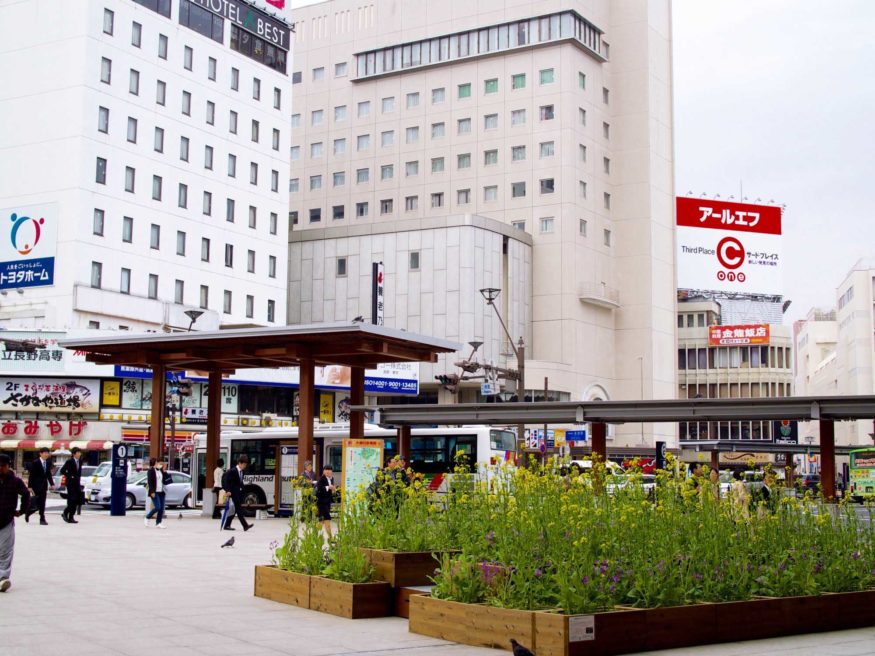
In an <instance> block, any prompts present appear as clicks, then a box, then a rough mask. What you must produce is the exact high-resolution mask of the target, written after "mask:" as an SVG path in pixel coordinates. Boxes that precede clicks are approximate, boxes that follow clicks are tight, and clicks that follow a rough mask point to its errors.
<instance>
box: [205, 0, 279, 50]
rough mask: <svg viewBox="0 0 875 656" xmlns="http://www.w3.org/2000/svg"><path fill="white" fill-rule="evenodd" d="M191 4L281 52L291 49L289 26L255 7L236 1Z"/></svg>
mask: <svg viewBox="0 0 875 656" xmlns="http://www.w3.org/2000/svg"><path fill="white" fill-rule="evenodd" d="M191 2H193V3H195V4H196V5H200V6H201V7H203V8H204V9H209V10H210V11H211V12H213V13H214V14H218V15H219V16H222V17H223V18H227V19H228V20H229V21H231V22H232V23H234V24H235V25H237V26H238V27H240V28H242V29H244V30H246V31H247V32H251V33H252V34H255V35H256V36H259V37H261V38H262V39H264V40H265V41H267V42H268V43H270V44H271V45H274V46H277V47H278V48H282V49H283V50H290V49H291V48H290V43H289V42H290V33H291V31H290V29H289V26H288V25H286V24H285V23H284V22H282V21H280V20H277V19H276V18H272V17H271V16H269V15H268V14H266V13H265V12H263V11H261V10H259V9H256V8H255V7H251V6H249V5H248V4H245V3H242V2H237V0H191Z"/></svg>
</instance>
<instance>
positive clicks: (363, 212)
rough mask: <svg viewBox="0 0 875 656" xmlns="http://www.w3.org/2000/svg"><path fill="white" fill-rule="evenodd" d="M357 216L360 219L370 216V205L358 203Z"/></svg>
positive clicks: (356, 206) (356, 207)
mask: <svg viewBox="0 0 875 656" xmlns="http://www.w3.org/2000/svg"><path fill="white" fill-rule="evenodd" d="M355 215H356V217H358V218H361V217H364V216H367V215H368V204H367V203H356V204H355Z"/></svg>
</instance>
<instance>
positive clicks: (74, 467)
mask: <svg viewBox="0 0 875 656" xmlns="http://www.w3.org/2000/svg"><path fill="white" fill-rule="evenodd" d="M61 475H62V476H65V477H66V479H67V507H66V508H64V512H62V513H61V517H62V518H63V519H64V521H65V522H67V523H68V524H78V523H79V522H77V521H76V520H75V519H74V518H73V516H74V515H75V514H76V508H77V507H78V506H79V504H80V503H82V499H81V497H82V484H81V479H82V451H81V450H80V449H79V447H78V446H74V447H73V448H72V449H71V450H70V458H69V459H68V460H67V462H65V463H64V466H63V467H61Z"/></svg>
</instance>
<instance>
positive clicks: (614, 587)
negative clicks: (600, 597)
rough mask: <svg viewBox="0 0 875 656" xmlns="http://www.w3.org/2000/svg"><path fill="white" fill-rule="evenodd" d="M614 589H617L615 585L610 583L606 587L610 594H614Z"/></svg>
mask: <svg viewBox="0 0 875 656" xmlns="http://www.w3.org/2000/svg"><path fill="white" fill-rule="evenodd" d="M616 591H617V586H616V585H614V584H613V583H612V584H611V587H610V588H608V592H610V593H611V594H614V593H615V592H616Z"/></svg>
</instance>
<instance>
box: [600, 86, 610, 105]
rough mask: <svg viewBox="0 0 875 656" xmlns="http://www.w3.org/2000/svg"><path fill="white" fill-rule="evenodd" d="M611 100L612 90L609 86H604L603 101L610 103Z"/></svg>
mask: <svg viewBox="0 0 875 656" xmlns="http://www.w3.org/2000/svg"><path fill="white" fill-rule="evenodd" d="M610 101H611V92H610V91H609V90H608V88H607V87H602V102H603V103H604V104H606V105H607V104H609V103H610Z"/></svg>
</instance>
